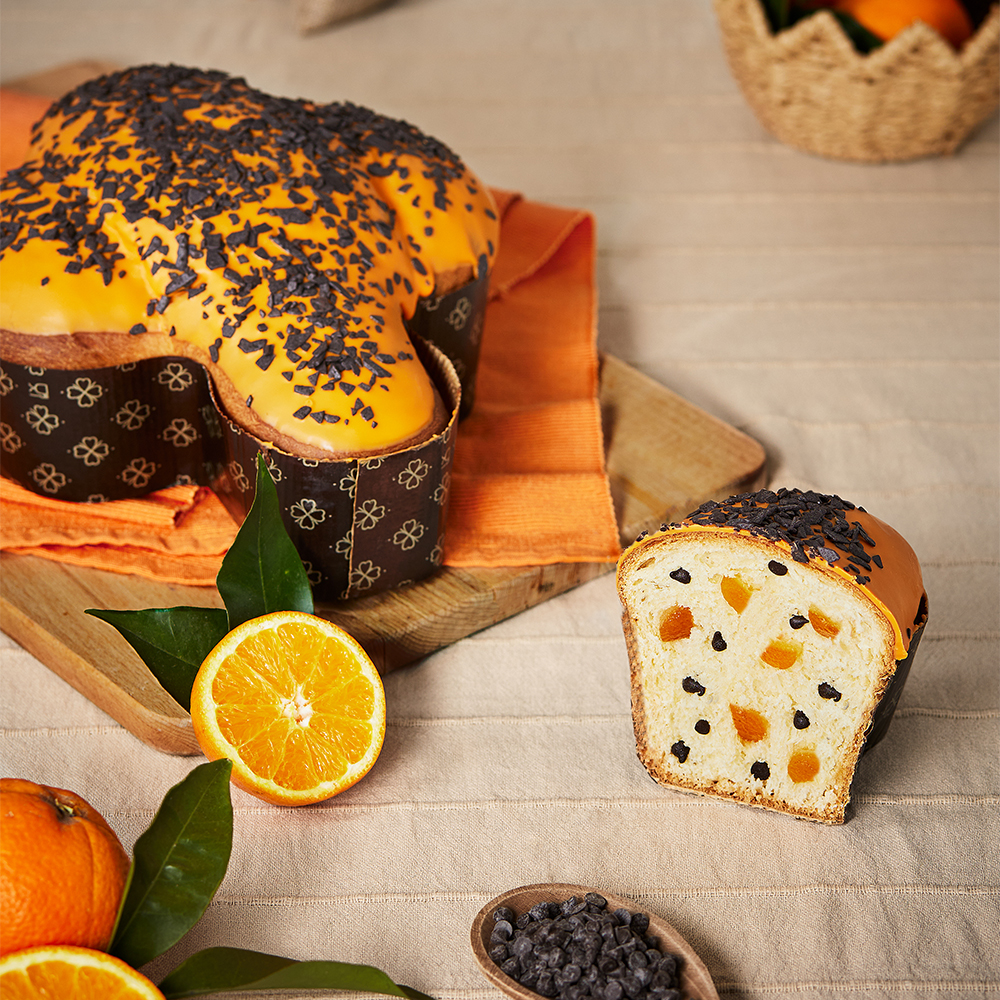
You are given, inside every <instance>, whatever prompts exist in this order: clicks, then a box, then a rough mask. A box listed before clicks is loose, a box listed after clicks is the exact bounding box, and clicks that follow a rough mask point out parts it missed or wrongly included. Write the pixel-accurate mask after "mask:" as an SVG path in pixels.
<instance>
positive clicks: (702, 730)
mask: <svg viewBox="0 0 1000 1000" xmlns="http://www.w3.org/2000/svg"><path fill="white" fill-rule="evenodd" d="M694 731H695V732H696V733H698V734H699V735H701V736H707V735H708V734H709V733H710V732H711V731H712V726H711V724H710V723H709V721H708V719H699V720H698V721H697V722H696V723H695V724H694Z"/></svg>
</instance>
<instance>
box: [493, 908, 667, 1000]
mask: <svg viewBox="0 0 1000 1000" xmlns="http://www.w3.org/2000/svg"><path fill="white" fill-rule="evenodd" d="M493 920H494V923H493V931H492V933H491V934H490V944H489V949H488V953H489V956H490V958H491V959H492V960H493V961H494V962H496V964H497V965H498V966H499V967H500V971H501V972H503V973H505V974H506V975H508V976H510V978H511V979H514V980H516V981H517V982H519V983H520V984H521V985H522V986H525V987H527V988H528V989H529V990H532V991H533V992H535V993H538V994H539V995H541V996H543V997H559V998H560V1000H582V998H584V997H593V998H595V1000H624V998H625V997H628V998H630V1000H646V998H649V1000H682V994H681V992H680V990H679V988H678V987H679V971H680V959H679V958H677V956H676V955H671V954H670V953H669V952H663V951H661V950H660V948H659V941H658V939H657V938H655V937H650V936H647V934H646V931H647V930H648V929H649V917H647V916H646V915H645V914H644V913H631V912H629V911H628V910H626V909H619V910H615V911H614V912H611V911H610V910H609V909H608V901H607V900H606V899H605V898H604V897H603V896H600V895H598V894H597V893H596V892H588V893H587V894H586V896H584V897H583V899H579V898H577V897H576V896H571V897H570V898H569V899H567V900H566V901H565V902H562V903H557V902H552V901H547V902H540V903H536V904H535V905H534V906H533V907H532V908H531V909H530V910H528V912H527V913H522V914H521V915H520V916H518V917H515V916H514V912H513V911H512V910H511V909H510V908H509V907H506V906H501V907H498V908H497V909H496V910H495V911H494V913H493Z"/></svg>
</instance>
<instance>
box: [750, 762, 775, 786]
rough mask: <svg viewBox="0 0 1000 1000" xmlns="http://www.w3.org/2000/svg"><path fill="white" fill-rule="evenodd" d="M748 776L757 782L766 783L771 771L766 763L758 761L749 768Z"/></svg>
mask: <svg viewBox="0 0 1000 1000" xmlns="http://www.w3.org/2000/svg"><path fill="white" fill-rule="evenodd" d="M750 774H751V775H753V777H755V778H756V779H757V780H758V781H767V779H768V778H770V777H771V769H770V768H769V767H768V766H767V762H766V761H763V760H758V761H755V762H754V764H753V765H752V766H751V768H750Z"/></svg>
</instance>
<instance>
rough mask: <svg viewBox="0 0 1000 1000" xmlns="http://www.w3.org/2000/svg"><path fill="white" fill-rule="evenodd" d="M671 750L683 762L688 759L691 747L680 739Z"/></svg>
mask: <svg viewBox="0 0 1000 1000" xmlns="http://www.w3.org/2000/svg"><path fill="white" fill-rule="evenodd" d="M670 752H671V753H672V754H673V755H674V756H675V757H676V758H677V759H678V760H679V761H680V762H681V763H682V764H683V763H684V761H686V760H687V759H688V754H689V753H690V752H691V748H690V747H689V746H688V745H687V744H686V743H685V742H684V741H683V740H678V741H677V742H676V743H675V744H674V745H673V746H672V747H671V748H670Z"/></svg>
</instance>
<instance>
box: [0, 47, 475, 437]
mask: <svg viewBox="0 0 1000 1000" xmlns="http://www.w3.org/2000/svg"><path fill="white" fill-rule="evenodd" d="M192 108H206V109H207V110H206V111H205V113H204V115H202V116H200V117H198V118H194V119H188V118H186V117H185V115H184V112H185V111H186V110H187V109H192ZM219 108H225V109H226V110H225V112H223V111H220V110H218V109H219ZM223 114H225V117H226V120H227V122H228V124H227V125H226V126H225V127H221V126H218V125H216V124H214V123H213V122H214V120H215V119H217V118H219V117H220V116H222V115H223ZM46 117H47V118H48V119H53V120H55V121H56V122H57V124H58V123H59V122H64V123H67V124H69V123H75V122H82V123H83V125H82V127H81V128H79V129H78V130H77V132H76V133H75V135H76V138H75V139H74V141H75V143H76V146H77V147H78V149H79V153H80V155H79V156H78V157H68V158H66V157H63V158H59V157H52V156H50V155H49V154H48V153H46V154H44V155H42V154H41V153H40V152H38V151H37V150H36V153H37V157H36V158H35V159H30V160H29V161H28V162H27V163H26V164H25V165H24V166H23V167H21V168H18V169H17V170H14V171H11V172H9V173H8V174H7V175H6V177H5V178H4V180H3V190H4V217H3V221H2V224H0V252H6V251H8V250H12V251H13V252H17V251H19V250H20V249H21V248H22V247H23V246H24V245H25V243H26V241H27V240H29V239H34V238H37V237H41V238H42V239H51V240H55V241H57V243H58V244H60V245H59V246H58V247H57V248H56V249H57V252H58V253H59V254H61V255H63V256H65V257H67V258H69V259H68V261H67V263H66V266H65V269H66V271H67V272H68V273H71V274H78V273H80V272H81V271H82V270H84V269H88V268H89V269H94V270H96V271H97V272H98V273H99V274H100V275H101V276H102V279H103V281H104V283H105V284H110V283H111V282H112V280H113V279H114V278H115V276H116V274H117V275H118V276H120V277H127V274H126V272H124V271H118V270H116V267H115V265H116V262H117V261H120V260H123V259H124V255H123V254H122V253H120V252H118V250H119V247H118V244H117V243H114V242H110V241H109V239H108V236H107V235H106V234H105V233H104V232H103V231H102V230H101V229H100V228H99V227H100V225H101V223H102V220H103V218H104V216H105V215H106V214H107V213H108V212H114V211H118V212H121V213H122V214H123V215H124V216H125V218H126V219H127V220H128V221H130V222H132V223H136V222H138V221H139V220H140V219H142V218H144V217H149V218H153V219H156V220H158V221H159V222H160V223H161V224H162V225H163V226H165V227H166V228H167V229H169V230H172V231H173V232H174V233H176V235H175V236H174V237H172V238H171V239H170V241H169V243H170V245H168V244H167V243H165V242H164V241H163V240H162V239H161V238H160V237H159V236H155V237H153V238H152V239H151V241H150V243H149V245H148V246H146V247H145V248H144V249H142V250H141V253H142V257H143V259H146V258H149V257H150V256H151V255H159V256H158V258H157V260H156V262H155V263H154V264H153V266H154V268H161V267H162V268H165V269H166V271H167V273H168V274H169V281H168V283H167V285H166V287H165V289H164V291H163V292H162V293H161V295H160V296H159V298H158V299H154V300H152V302H151V303H150V304H149V305H148V306H147V312H148V314H149V315H153V314H154V313H155V312H157V311H158V312H160V313H161V314H162V313H165V312H167V313H168V311H169V308H170V302H171V299H172V297H173V296H175V295H177V296H178V297H179V296H180V293H181V292H186V294H187V296H188V297H189V298H191V297H194V296H195V295H200V294H201V293H202V292H204V291H205V288H206V285H205V284H204V283H200V282H199V281H198V272H197V271H196V270H194V268H193V266H192V263H191V262H193V261H196V260H200V261H202V262H203V263H201V264H200V265H199V268H202V269H207V270H211V271H214V272H216V275H217V277H224V279H225V281H226V282H227V283H228V284H229V288H227V289H226V290H225V292H224V294H225V297H226V301H225V302H224V303H221V304H220V305H219V306H217V310H218V313H219V316H220V319H219V320H218V321H217V322H220V323H221V329H220V332H221V334H222V336H223V337H226V338H228V337H231V336H232V335H233V334H234V332H235V331H236V330H237V329H238V328H239V327H240V326H241V325H242V324H243V323H244V322H245V321H246V320H247V319H248V318H249V316H250V313H251V311H252V309H253V303H252V301H251V299H250V292H251V291H252V290H253V289H254V288H256V287H257V286H258V285H260V284H261V283H264V284H265V285H266V287H267V290H268V300H267V304H268V309H269V312H268V313H267V316H268V317H269V318H272V319H277V318H278V317H287V318H288V319H289V320H290V321H291V323H290V325H289V327H288V331H289V332H291V333H295V332H302V333H305V334H306V340H307V342H308V341H310V340H311V341H312V344H311V346H306V345H302V346H303V350H304V351H306V352H308V353H309V357H308V358H307V359H306V365H305V370H304V377H308V376H310V375H312V374H314V373H316V372H319V371H321V372H323V374H325V375H328V376H333V375H334V374H336V375H337V377H339V375H340V372H342V371H352V372H353V373H354V374H355V375H359V374H361V372H362V370H363V369H364V370H366V371H367V375H366V377H367V378H368V382H367V383H366V385H367V386H368V387H369V388H373V387H374V386H375V384H376V380H378V379H383V380H384V379H388V378H390V377H391V372H390V371H389V370H387V366H389V365H390V364H391V362H390V361H389V360H388V358H387V356H386V355H385V354H384V353H382V354H379V351H378V345H377V343H376V342H375V341H374V340H371V341H369V343H370V345H371V346H370V347H369V346H366V347H365V348H363V349H361V350H358V349H357V348H356V347H354V346H351V345H349V344H348V343H347V342H346V341H347V338H350V337H353V336H359V335H361V334H360V332H359V331H360V330H362V329H366V330H367V331H368V332H369V333H374V334H378V333H379V332H380V331H381V328H382V326H383V325H384V323H385V315H384V312H385V310H386V308H387V306H386V305H385V304H384V303H382V302H380V301H379V300H377V299H375V298H373V297H372V295H371V294H370V293H369V290H367V289H365V287H364V283H363V282H356V283H355V285H356V286H355V287H352V286H349V285H348V283H347V282H348V272H347V269H346V266H345V264H346V263H347V258H348V257H349V258H351V259H353V260H356V261H357V262H358V263H359V265H360V267H361V268H362V270H365V269H367V268H369V267H370V266H371V265H372V261H373V258H374V251H373V250H372V249H371V246H372V245H374V246H375V247H376V250H377V252H378V253H380V254H382V253H387V252H388V251H389V249H390V248H389V245H388V243H386V242H383V240H373V241H371V243H370V244H369V243H366V242H365V240H366V239H367V237H366V236H364V233H365V232H371V233H372V234H373V235H374V234H376V233H377V234H378V235H379V236H381V237H383V238H384V239H385V240H390V239H391V237H392V233H393V229H392V224H391V222H386V221H384V220H383V219H381V218H376V219H374V220H370V218H369V211H368V210H369V203H370V201H371V200H372V195H371V193H370V188H369V187H368V186H367V182H366V181H365V180H364V176H363V174H362V173H361V171H359V170H358V168H357V166H356V163H357V161H356V160H355V159H354V157H355V156H357V155H367V154H369V153H371V152H374V153H375V154H377V155H378V156H379V161H378V163H377V164H375V170H374V172H376V173H380V174H382V175H384V176H392V175H398V176H399V178H400V179H405V177H406V176H407V175H408V173H409V170H410V169H411V168H409V167H406V166H403V165H401V164H400V163H399V162H398V161H397V159H396V158H395V154H397V153H401V154H405V155H406V156H416V157H419V158H420V160H421V161H422V169H423V176H424V177H425V178H426V179H427V180H429V181H430V183H431V186H432V188H433V189H434V191H433V195H432V197H433V200H434V204H435V206H436V207H437V208H438V209H444V210H447V209H448V207H449V198H448V190H449V184H450V183H451V182H453V181H455V180H458V179H461V178H462V177H463V175H464V173H465V168H464V166H463V164H462V162H461V161H460V160H459V159H458V157H456V156H455V155H454V153H452V152H451V151H450V150H449V149H448V148H447V147H445V146H444V145H443V144H441V143H440V142H438V141H437V140H435V139H433V138H431V137H429V136H425V135H423V134H422V133H420V132H419V131H418V130H417V129H415V128H414V127H413V126H411V125H409V124H407V123H406V122H402V121H396V120H393V119H390V118H387V117H385V116H382V115H378V114H376V113H375V112H372V111H369V110H367V109H365V108H361V107H358V106H356V105H353V104H330V105H322V106H318V105H315V104H313V103H311V102H306V101H294V100H287V99H284V98H276V97H271V96H269V95H266V94H263V93H261V92H259V91H256V90H253V89H252V88H250V87H249V86H248V85H247V83H246V82H245V81H244V80H242V79H238V78H234V77H230V76H227V75H226V74H224V73H219V72H206V71H201V70H197V69H188V68H185V67H179V66H139V67H135V68H132V69H129V70H125V71H123V72H121V73H115V74H109V75H107V76H103V77H99V78H97V79H94V80H91V81H89V82H87V83H85V84H83V85H82V86H81V87H79V88H77V89H76V90H75V91H72V92H71V93H69V94H67V95H66V96H65V97H63V98H62V99H61V100H60V101H58V102H56V103H55V104H54V105H53V106H52V108H51V109H50V110H49V111H48V112H47V116H46ZM123 122H127V126H125V127H126V128H127V130H128V132H129V133H130V136H129V143H128V148H126V147H124V146H115V145H114V143H111V142H108V141H107V137H108V136H111V135H113V134H114V133H115V132H117V130H118V129H120V128H122V127H123V126H122V123H123ZM115 139H116V141H117V136H116V137H115ZM386 153H391V154H393V155H392V156H391V158H390V157H389V156H385V157H383V155H382V154H386ZM130 155H133V156H134V158H135V160H136V161H137V162H138V164H139V166H137V167H136V168H133V167H132V166H124V165H123V164H122V162H121V161H123V160H126V159H128V158H129V156H130ZM82 162H85V163H86V164H87V166H86V168H85V169H86V170H87V171H89V173H88V175H87V176H88V183H89V189H90V190H93V191H95V195H94V199H95V200H93V201H92V200H90V196H89V195H88V188H87V187H77V186H74V185H71V184H67V183H63V182H64V181H65V180H67V179H69V178H70V177H74V176H75V174H76V173H77V172H78V171H79V169H80V164H81V163H82ZM140 170H141V174H140V172H139V171H140ZM279 183H280V184H281V185H282V186H283V188H284V190H285V192H286V194H287V198H288V201H289V202H290V203H291V204H292V205H293V206H294V207H277V208H274V207H270V205H269V203H267V202H265V201H264V199H265V198H266V197H267V196H268V195H270V194H271V192H272V186H275V185H277V184H279ZM46 184H47V185H51V187H50V188H48V189H47V190H44V193H42V192H43V189H42V185H46ZM334 196H338V197H337V199H336V200H335V197H334ZM339 196H343V197H339ZM374 200H375V202H376V203H377V206H378V207H379V210H380V211H381V212H383V213H384V214H385V215H386V216H389V215H390V213H391V209H390V208H389V207H388V205H386V204H385V203H383V202H381V201H379V200H378V199H377V198H375V199H374ZM113 202H117V208H116V205H115V204H113ZM238 202H239V203H242V204H253V203H254V202H257V203H263V204H262V205H261V207H260V209H259V213H260V215H262V216H267V217H269V219H270V221H260V222H259V223H258V224H257V225H252V224H251V222H250V221H249V220H245V219H241V217H240V216H239V215H238V214H237V213H236V212H235V211H233V207H234V206H235V205H236V204H237V203H238ZM264 205H268V207H263V206H264ZM490 214H491V215H492V213H490ZM344 216H346V220H345V222H343V223H342V222H340V221H338V220H340V219H342V218H344ZM313 217H317V218H322V219H323V222H324V224H325V225H327V226H332V227H333V230H334V232H336V233H337V241H339V242H340V244H341V246H342V249H343V250H344V251H345V253H344V254H341V252H340V250H338V249H337V248H336V247H334V246H332V245H331V246H329V247H328V246H327V244H324V243H318V244H317V243H316V242H315V241H314V240H307V239H304V240H301V241H298V242H297V241H296V240H295V239H292V238H290V237H289V235H288V233H287V232H285V230H284V229H281V228H279V227H280V226H282V225H287V226H292V225H298V224H301V223H304V222H308V221H309V220H310V219H312V218H313ZM428 218H429V219H430V220H431V221H432V215H429V216H428ZM236 227H240V228H236ZM227 229H228V230H229V231H228V232H227V231H224V230H227ZM432 229H433V226H432V225H431V224H430V222H429V223H428V225H427V230H426V233H427V235H430V231H431V230H432ZM264 234H268V236H267V246H266V247H264V246H260V245H259V243H258V241H259V240H260V239H261V237H262V236H263V235H264ZM241 247H246V248H248V249H247V252H248V253H252V254H253V256H254V258H255V262H254V265H253V266H251V265H250V264H249V260H250V257H248V256H246V255H244V254H238V255H237V260H238V262H239V263H240V264H241V265H243V266H242V268H237V265H236V263H234V264H233V265H232V266H230V264H229V261H228V259H227V253H228V252H230V251H238V249H239V248H241ZM275 248H279V249H280V251H281V252H276V250H275ZM319 250H322V251H324V252H325V253H326V254H327V256H325V257H324V254H323V253H320V252H318V251H319ZM351 250H353V251H355V252H354V253H349V252H348V251H351ZM410 252H411V253H417V254H419V253H420V248H419V245H418V244H416V243H415V241H412V240H411V247H410ZM413 266H414V268H415V269H416V270H417V272H418V273H420V274H422V275H423V274H426V273H427V269H426V267H425V266H424V264H423V262H422V261H421V260H420V259H419V258H414V263H413ZM394 281H395V283H396V284H397V285H403V286H404V287H405V288H406V289H407V291H408V293H412V291H413V287H412V284H411V283H410V282H409V281H408V280H407V279H406V278H405V277H404V276H403V275H396V276H394ZM220 297H221V296H220ZM204 304H205V305H206V306H207V305H208V302H207V301H206V302H205V303H204ZM237 310H242V311H237ZM261 315H262V316H263V315H264V313H263V311H262V313H261ZM258 329H259V330H260V332H262V333H263V332H265V329H264V324H258ZM131 332H132V333H140V332H145V327H144V326H142V324H136V325H135V326H134V327H133V328H132V331H131ZM284 333H285V331H282V332H281V333H279V332H278V331H276V330H274V329H273V328H272V333H271V337H272V338H276V337H279V336H283V335H284ZM364 336H365V338H366V339H367V337H368V334H365V335H364ZM287 339H288V338H286V340H287ZM221 342H222V341H221V339H219V340H217V341H216V343H215V344H214V345H213V347H212V348H210V354H211V355H215V356H217V355H218V347H219V345H220V344H221ZM255 349H259V350H261V352H262V353H261V356H260V357H259V358H258V359H257V361H256V364H257V365H258V366H259V367H260V368H265V369H266V368H267V367H268V366H269V365H270V364H271V362H272V360H273V357H274V343H273V342H272V343H271V344H268V345H264V346H261V347H260V348H255ZM412 357H413V356H412V355H411V354H409V353H406V352H400V355H399V358H400V360H411V359H412ZM373 358H376V359H377V360H373ZM295 360H296V363H299V362H300V361H301V359H298V358H296V359H295ZM283 374H284V373H283ZM369 376H370V377H369ZM289 380H290V381H295V376H294V375H291V376H290V378H289ZM353 388H354V386H353V385H351V386H350V387H349V388H348V387H347V386H345V392H350V391H351V390H352V389H353ZM363 412H364V414H365V416H366V419H369V418H368V414H371V418H370V419H372V420H373V421H374V422H375V423H377V420H375V417H376V416H377V414H376V412H375V410H374V408H373V406H369V407H366V408H365V410H364V411H363ZM296 415H297V416H298V417H299V419H303V416H302V411H301V409H300V410H299V411H297V413H296ZM314 419H319V418H318V417H317V418H314ZM322 419H323V420H325V421H329V420H330V419H331V415H329V414H326V415H324V416H323V418H322Z"/></svg>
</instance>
